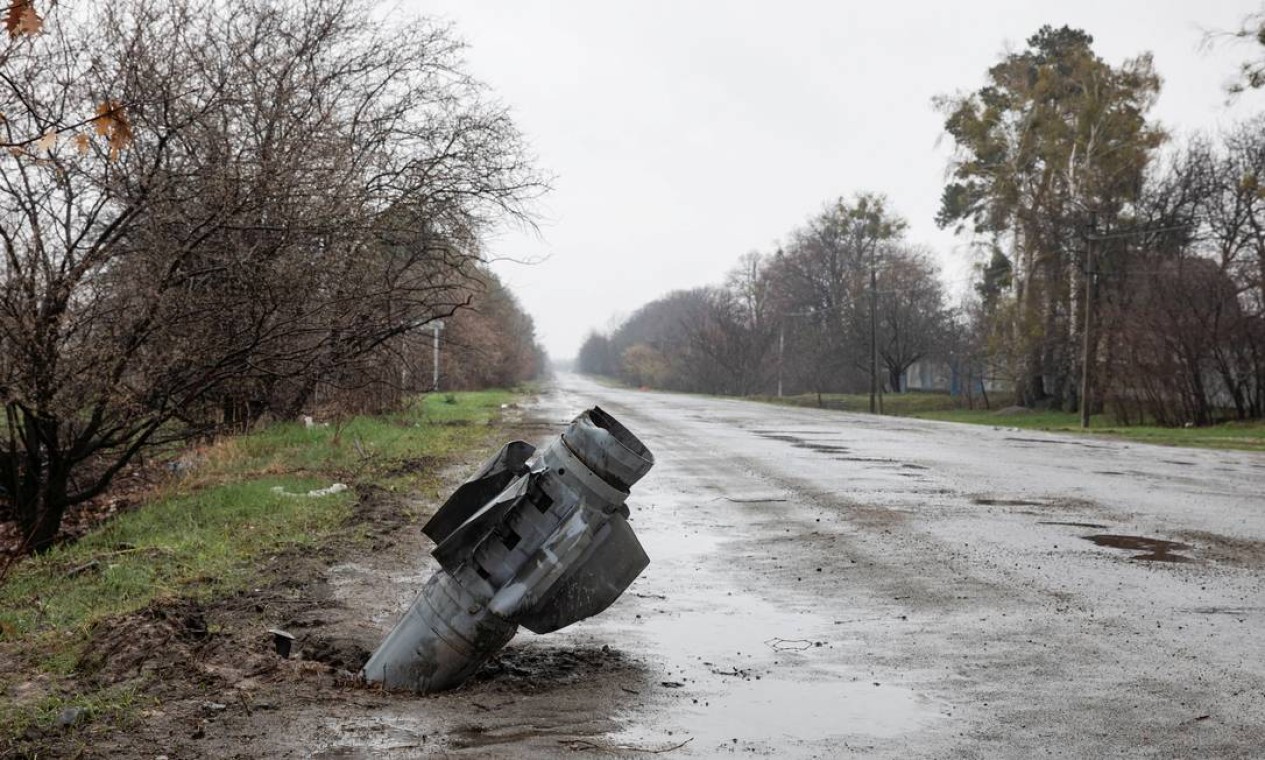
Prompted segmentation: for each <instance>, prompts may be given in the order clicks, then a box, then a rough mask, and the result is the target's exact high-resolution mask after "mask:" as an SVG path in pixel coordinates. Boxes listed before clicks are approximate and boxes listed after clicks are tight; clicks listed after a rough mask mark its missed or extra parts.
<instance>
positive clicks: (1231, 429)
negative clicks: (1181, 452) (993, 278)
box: [749, 392, 1265, 451]
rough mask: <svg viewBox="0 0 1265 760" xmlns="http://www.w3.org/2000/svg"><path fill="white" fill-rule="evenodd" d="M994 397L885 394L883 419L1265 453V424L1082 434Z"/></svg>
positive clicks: (1059, 417) (1098, 422) (828, 402)
mask: <svg viewBox="0 0 1265 760" xmlns="http://www.w3.org/2000/svg"><path fill="white" fill-rule="evenodd" d="M991 396H992V397H991V398H990V401H991V403H992V407H993V408H992V409H979V408H976V409H963V408H960V401H959V400H958V399H955V398H954V397H952V396H950V395H949V394H947V393H919V392H912V393H894V394H884V396H883V413H884V414H888V415H892V416H896V417H917V418H919V419H927V420H941V421H944V422H962V423H967V424H971V425H993V426H996V427H1015V428H1021V429H1025V430H1044V431H1049V432H1056V433H1077V434H1080V435H1102V436H1107V437H1111V438H1120V439H1124V440H1131V441H1137V442H1139V443H1153V444H1159V445H1164V446H1193V447H1199V448H1212V449H1237V450H1243V451H1265V422H1225V423H1222V424H1219V425H1210V426H1207V427H1194V428H1170V427H1160V426H1158V425H1118V424H1116V423H1115V421H1114V420H1113V419H1112V417H1111V416H1110V415H1106V414H1098V415H1094V416H1093V417H1092V418H1091V419H1090V428H1089V430H1082V429H1081V427H1080V416H1079V415H1078V414H1076V413H1075V412H1053V411H1035V410H1034V411H1028V412H1022V413H1015V414H998V410H999V409H1002V408H1004V407H1006V406H1008V405H1009V404H1011V403H1012V402H1013V398H1012V397H1011V396H1009V395H1008V394H991ZM749 398H751V399H753V400H756V401H764V402H768V403H775V404H786V405H790V406H806V407H818V406H819V404H818V403H817V396H816V394H809V393H805V394H800V395H796V396H785V397H782V398H778V397H776V396H751V397H749ZM821 401H822V403H821V404H820V406H821V407H824V408H828V409H839V410H843V411H848V412H868V411H869V410H870V397H869V396H868V395H866V394H841V393H823V394H822V396H821Z"/></svg>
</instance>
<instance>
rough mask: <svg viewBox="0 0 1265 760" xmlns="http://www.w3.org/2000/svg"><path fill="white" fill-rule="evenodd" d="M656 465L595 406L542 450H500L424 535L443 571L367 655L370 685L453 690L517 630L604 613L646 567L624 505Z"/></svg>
mask: <svg viewBox="0 0 1265 760" xmlns="http://www.w3.org/2000/svg"><path fill="white" fill-rule="evenodd" d="M653 465H654V456H653V455H652V454H651V453H650V451H649V450H647V449H646V447H645V446H644V445H643V444H642V443H641V441H639V440H638V439H637V438H636V437H635V436H634V435H633V434H632V433H630V432H629V431H628V430H627V429H626V428H625V427H624V426H623V425H621V424H620V423H619V422H618V421H617V420H615V418H613V417H611V416H610V415H609V414H607V413H606V412H604V411H602V410H601V409H600V408H598V407H594V408H592V409H590V410H588V411H586V412H584V413H583V414H581V415H580V416H578V417H576V418H575V419H574V420H573V421H572V422H571V423H570V424H569V425H568V426H567V428H566V429H565V430H564V431H563V432H562V434H561V435H560V436H558V437H557V438H554V439H553V440H552V441H550V442H549V443H548V444H547V445H545V446H544V447H542V448H540V449H535V448H533V447H532V446H531V445H530V444H527V443H524V442H522V441H514V442H512V443H509V444H507V445H506V446H505V447H504V448H502V449H501V450H500V451H499V452H497V454H496V455H495V456H493V457H492V458H491V459H489V460H488V461H487V462H485V463H484V464H483V466H482V467H480V468H479V470H478V471H477V472H476V473H475V474H474V476H473V477H471V478H470V479H469V480H467V481H466V482H465V483H463V484H462V485H461V486H460V487H459V488H457V490H456V491H455V492H453V495H452V496H451V497H449V499H448V501H447V502H445V503H444V505H443V506H442V507H440V509H439V510H438V511H437V512H436V513H435V515H434V517H432V518H431V519H430V521H429V522H427V524H426V525H425V526H424V527H423V528H422V532H423V533H425V534H426V535H427V536H428V537H430V538H431V539H433V540H434V541H435V544H436V546H435V549H434V551H432V555H433V556H434V557H435V559H436V560H437V561H438V562H439V566H440V569H439V570H438V571H437V572H436V573H435V575H434V576H433V577H432V578H431V579H430V580H429V581H428V582H427V583H426V586H425V587H424V588H423V589H422V592H421V594H419V595H418V597H417V600H416V601H414V602H413V605H412V606H411V607H410V608H409V609H408V611H407V612H406V613H405V615H404V617H403V618H402V619H401V620H400V621H399V623H397V624H396V626H395V628H394V629H393V630H392V631H391V633H390V634H389V635H388V636H387V638H386V639H385V640H384V641H383V642H382V644H381V645H380V646H379V647H378V649H377V651H375V652H374V654H373V656H372V657H371V658H370V659H369V662H368V663H367V664H366V665H365V667H364V670H363V672H362V675H363V676H364V678H365V680H367V681H369V682H373V683H381V684H383V686H384V687H386V688H390V689H408V690H412V691H417V692H434V691H442V690H444V689H449V688H452V687H454V686H457V685H459V684H460V683H462V682H463V681H464V680H465V679H466V678H469V677H470V676H471V675H472V674H473V673H474V671H475V670H477V669H478V667H479V665H481V664H482V663H483V662H485V661H486V660H487V659H488V658H489V657H490V656H492V655H493V654H494V653H495V652H496V651H497V650H499V649H500V648H501V647H503V646H504V645H505V644H507V643H508V642H509V640H510V639H511V638H513V636H514V633H515V631H516V630H517V628H518V626H519V625H523V626H525V627H526V628H527V629H529V630H531V631H533V632H535V633H548V632H550V631H556V630H559V629H561V628H565V627H566V626H568V625H571V624H572V623H574V622H576V621H579V620H583V619H584V618H586V617H591V616H593V615H596V614H597V613H599V612H601V611H602V610H604V609H606V608H607V607H608V606H610V604H611V603H612V602H614V601H615V599H616V598H618V597H619V595H620V594H622V593H623V592H624V590H625V589H626V588H628V586H629V584H631V583H632V582H633V580H634V579H635V578H636V577H637V576H638V575H639V574H640V573H641V571H642V570H644V569H645V568H646V566H647V565H648V564H649V562H650V560H649V558H648V557H647V556H646V554H645V551H644V550H643V549H642V548H641V544H640V543H639V542H638V541H637V537H636V535H635V534H634V533H633V531H632V528H631V527H630V526H629V525H628V516H629V511H628V507H627V505H626V504H625V500H626V499H627V498H628V491H629V489H630V488H631V487H632V485H633V484H634V483H636V482H637V481H638V480H640V479H641V477H642V476H644V475H645V474H646V473H647V472H648V471H649V470H650V468H651V467H652V466H653Z"/></svg>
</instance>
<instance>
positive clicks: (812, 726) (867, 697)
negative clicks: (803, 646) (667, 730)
mask: <svg viewBox="0 0 1265 760" xmlns="http://www.w3.org/2000/svg"><path fill="white" fill-rule="evenodd" d="M845 678H846V677H845V676H843V675H842V674H838V675H837V677H836V679H835V680H823V681H807V682H806V681H803V680H784V679H770V678H764V679H761V680H737V679H734V681H733V683H731V684H730V685H729V686H728V687H727V688H726V689H724V690H723V691H722V692H719V693H713V694H704V695H702V696H698V697H696V698H695V697H689V694H688V693H683V694H682V700H681V702H682V704H680V706H679V707H676V708H674V709H673V715H674V717H675V722H676V724H677V725H678V726H679V730H678V731H675V732H674V733H673V735H672V737H665V736H663V735H661V734H660V735H648V734H646V733H645V732H644V731H638V730H637V729H636V728H634V727H630V728H628V729H625V730H624V731H621V732H618V733H616V734H612V735H611V736H610V738H611V739H612V741H613V743H616V744H623V745H630V746H637V745H648V744H652V743H654V742H656V741H658V742H662V741H664V740H665V739H666V738H674V739H677V740H684V739H689V740H690V753H691V754H700V755H703V756H710V755H711V754H712V753H714V752H716V751H717V750H720V749H734V750H738V751H756V752H758V751H759V748H760V746H761V745H765V746H776V747H778V748H779V751H780V752H781V753H788V749H789V746H793V745H794V744H799V745H812V744H814V743H816V744H820V743H821V742H825V741H831V742H836V741H838V740H839V739H840V738H842V737H849V736H857V737H867V738H888V737H896V736H901V735H903V734H907V733H910V732H913V731H917V730H919V729H921V728H924V727H927V726H929V725H931V724H932V723H933V722H935V721H936V720H938V719H940V717H941V715H940V714H939V712H938V711H936V710H935V709H934V708H933V706H932V704H931V703H930V701H929V700H927V699H926V698H924V697H920V696H918V695H917V694H916V693H914V692H913V691H911V690H909V689H904V688H901V687H893V686H887V685H885V684H880V685H875V683H873V682H870V681H849V680H844V679H845ZM687 697H689V698H688V699H687ZM628 717H629V718H630V723H631V724H632V725H633V726H635V724H636V722H637V721H636V719H635V718H634V717H633V716H628ZM788 739H789V740H791V742H792V744H791V745H788V744H787V742H786V740H788ZM753 745H754V746H753ZM807 749H808V747H805V750H807ZM788 754H790V755H796V754H797V753H795V752H793V751H790V752H789V753H788ZM813 756H817V755H816V754H815V753H814V754H813Z"/></svg>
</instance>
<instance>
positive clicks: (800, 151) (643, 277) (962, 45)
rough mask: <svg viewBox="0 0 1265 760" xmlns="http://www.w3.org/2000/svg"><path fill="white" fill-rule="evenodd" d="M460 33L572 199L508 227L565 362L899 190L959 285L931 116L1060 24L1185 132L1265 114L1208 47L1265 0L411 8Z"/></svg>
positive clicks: (966, 261) (1221, 48)
mask: <svg viewBox="0 0 1265 760" xmlns="http://www.w3.org/2000/svg"><path fill="white" fill-rule="evenodd" d="M402 6H403V8H404V9H407V11H412V12H415V13H419V14H422V15H429V16H435V17H439V18H443V19H446V20H449V21H451V22H452V23H453V24H454V26H455V28H456V30H457V34H458V36H459V37H461V38H462V39H464V40H465V41H466V42H467V43H468V44H469V49H468V50H467V51H466V59H467V63H468V65H469V69H470V71H471V72H472V73H474V74H475V75H476V76H478V77H479V78H480V79H482V80H483V81H485V82H486V83H488V84H489V85H490V86H491V87H492V88H493V90H494V91H495V93H496V94H497V96H498V97H499V98H500V99H501V100H502V101H503V102H504V103H506V104H507V105H509V106H510V107H511V109H512V111H513V113H514V115H515V118H516V120H517V122H518V125H519V127H520V128H521V129H522V131H523V132H524V133H525V135H526V137H527V138H528V140H529V141H530V143H531V145H532V147H533V150H534V151H535V153H536V154H537V156H538V157H539V161H540V164H541V166H542V167H543V168H544V169H545V170H546V171H548V172H550V173H551V174H552V175H553V176H554V177H555V180H554V188H555V189H554V190H553V192H552V193H550V194H549V196H548V197H547V198H546V199H545V200H544V202H543V203H542V204H541V205H540V209H539V210H540V213H541V217H542V218H541V222H540V232H539V234H535V233H530V232H518V231H513V230H506V231H502V232H500V233H499V234H497V235H496V236H495V237H494V238H493V239H492V240H491V241H490V243H489V252H490V253H491V254H492V255H493V256H498V257H509V258H514V259H531V260H538V261H540V263H537V264H535V265H533V266H521V265H515V264H508V263H502V264H498V265H497V266H496V269H497V271H498V273H500V274H501V275H502V276H503V277H504V278H505V279H506V280H507V281H508V282H509V283H510V285H511V287H513V289H514V290H515V292H516V293H517V294H518V296H519V298H520V299H521V300H522V302H523V304H524V306H525V307H526V309H527V310H528V311H529V312H530V313H531V315H532V316H533V317H534V318H535V320H536V327H537V331H538V333H539V335H540V337H541V339H542V340H543V342H544V344H545V347H546V348H547V349H548V351H549V353H550V354H551V355H552V356H554V357H555V358H566V357H570V356H573V355H574V354H575V352H576V350H577V349H578V348H579V345H580V343H581V341H583V339H584V336H585V335H586V334H587V332H588V331H589V330H590V329H592V328H599V329H605V328H607V327H609V326H610V325H611V324H612V323H613V320H617V319H619V318H621V317H623V316H627V315H628V314H629V313H630V312H632V311H633V310H635V309H636V308H637V307H639V306H641V305H642V304H644V303H646V302H647V301H650V300H652V299H654V298H656V297H658V296H660V295H663V294H664V293H667V292H668V291H671V290H674V289H679V288H689V287H695V286H699V285H706V284H713V283H717V282H719V281H721V280H722V279H723V277H724V275H725V272H726V271H727V270H728V269H729V268H730V267H731V266H732V265H733V264H734V263H735V262H736V260H737V258H738V257H739V256H740V255H742V254H743V253H745V252H747V251H751V250H759V251H765V252H767V251H772V250H774V249H775V248H776V246H777V244H778V242H779V241H781V240H783V239H785V237H786V235H787V233H788V232H789V231H790V230H791V229H793V228H795V227H796V226H798V225H800V224H802V223H803V222H804V221H805V220H806V219H807V218H808V217H809V216H811V215H812V214H814V213H815V212H817V211H818V210H819V209H820V208H821V207H822V205H823V204H824V203H825V202H826V201H828V200H831V199H833V198H836V197H839V196H840V195H851V194H852V193H854V192H856V191H862V190H867V191H877V192H882V193H885V194H887V196H888V198H889V199H890V202H891V205H892V207H893V208H894V209H895V210H896V211H897V212H898V213H900V214H901V215H903V216H905V217H906V218H907V219H908V220H909V222H910V230H909V238H910V240H911V241H913V242H917V243H924V244H927V245H929V246H931V247H932V248H933V249H935V250H936V251H937V254H938V256H939V259H940V262H941V265H942V268H943V272H944V278H945V280H946V281H947V282H948V283H949V285H950V287H951V288H953V289H958V290H960V289H961V287H962V286H963V284H964V282H965V280H966V278H967V277H969V274H970V271H971V270H970V266H971V262H972V260H971V255H972V254H971V251H970V249H969V246H968V245H967V243H968V242H969V241H967V240H966V239H964V238H955V237H954V236H953V235H952V234H950V233H948V232H944V231H941V230H939V229H937V228H936V226H935V223H934V221H933V218H934V216H935V212H936V208H937V204H938V202H939V197H940V192H941V189H942V188H943V185H944V179H945V168H946V163H947V160H948V157H949V154H950V150H951V147H952V146H951V143H950V141H948V140H947V139H942V138H941V135H942V124H943V118H942V117H941V115H940V114H938V113H937V112H936V111H935V109H934V108H933V106H932V98H933V97H934V96H936V95H939V94H948V93H954V92H961V91H967V90H971V89H975V88H978V87H979V86H980V85H982V84H983V82H984V75H985V72H986V71H987V69H988V68H989V66H991V65H992V64H994V63H995V62H997V60H998V59H999V58H1000V57H1001V56H1002V55H1003V54H1004V53H1005V52H1006V51H1007V50H1015V49H1019V48H1022V47H1023V44H1024V41H1025V40H1026V39H1027V38H1028V37H1029V36H1031V35H1032V34H1033V33H1034V32H1035V31H1036V30H1037V29H1038V28H1039V27H1040V26H1041V25H1042V24H1047V23H1048V24H1052V25H1055V26H1060V25H1063V24H1069V25H1071V26H1075V27H1080V28H1083V29H1085V30H1086V31H1088V32H1089V33H1090V34H1092V35H1093V36H1094V40H1095V45H1094V46H1095V49H1096V50H1097V51H1098V53H1099V54H1100V55H1102V56H1103V57H1104V58H1106V59H1107V60H1108V61H1110V62H1111V63H1113V64H1118V63H1120V62H1121V61H1123V60H1124V59H1125V58H1128V57H1132V56H1134V55H1137V54H1138V53H1141V52H1143V51H1151V52H1152V53H1153V54H1154V56H1155V65H1156V68H1157V69H1158V71H1159V73H1160V74H1161V75H1162V76H1163V78H1164V89H1163V94H1162V96H1161V98H1160V101H1159V104H1158V106H1157V108H1156V110H1155V112H1154V116H1155V117H1156V118H1158V119H1159V121H1160V122H1161V123H1162V124H1164V125H1165V126H1166V127H1168V128H1169V129H1170V130H1172V131H1174V132H1178V133H1181V132H1189V131H1193V130H1213V129H1216V128H1217V127H1218V126H1219V125H1225V124H1229V123H1232V122H1233V121H1234V120H1235V119H1238V118H1242V117H1243V116H1246V115H1249V114H1254V113H1257V112H1260V111H1265V93H1262V92H1256V93H1251V94H1249V95H1245V96H1243V97H1242V98H1240V99H1239V100H1238V101H1236V102H1235V103H1234V104H1233V105H1232V106H1227V105H1226V96H1225V94H1224V90H1223V89H1222V86H1223V85H1224V83H1225V82H1226V81H1228V80H1229V79H1230V78H1231V77H1232V76H1233V74H1234V72H1235V67H1236V64H1237V63H1238V62H1239V61H1241V60H1242V59H1243V58H1244V57H1245V56H1247V55H1249V54H1257V55H1259V52H1258V51H1253V50H1251V49H1250V48H1247V47H1243V46H1241V45H1236V44H1234V43H1229V42H1225V43H1221V44H1218V45H1214V46H1213V47H1212V49H1211V50H1209V49H1207V46H1206V45H1204V44H1203V41H1204V33H1205V31H1207V30H1218V29H1221V30H1225V29H1232V28H1235V27H1237V26H1238V25H1239V23H1240V22H1241V21H1242V19H1243V18H1244V17H1245V16H1246V15H1248V14H1249V13H1252V12H1253V11H1256V10H1259V9H1261V8H1262V4H1261V2H1260V0H1201V1H1200V2H1193V1H1192V0H1130V1H1128V2H1126V1H1124V0H1064V1H1063V2H1049V0H1046V1H1045V2H1018V1H1016V0H988V1H987V2H977V1H976V0H971V2H944V1H943V0H918V1H916V2H915V1H912V0H906V1H905V2H890V1H888V2H866V3H857V2H844V1H843V0H836V1H834V2H828V1H827V0H817V1H816V2H810V1H808V0H801V1H788V0H782V1H781V2H773V1H772V0H764V1H763V2H746V1H744V2H736V1H728V2H722V1H721V0H708V1H706V2H704V1H703V0H695V1H693V2H687V1H685V0H675V1H674V2H667V1H660V0H637V1H636V2H593V1H592V0H572V1H569V2H561V1H559V2H533V1H531V0H402Z"/></svg>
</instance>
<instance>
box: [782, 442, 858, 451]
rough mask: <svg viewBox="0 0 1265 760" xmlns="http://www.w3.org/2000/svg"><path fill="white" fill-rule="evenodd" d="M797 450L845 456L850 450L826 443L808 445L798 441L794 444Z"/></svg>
mask: <svg viewBox="0 0 1265 760" xmlns="http://www.w3.org/2000/svg"><path fill="white" fill-rule="evenodd" d="M794 446H795V448H797V449H807V450H809V451H816V452H819V453H822V454H847V453H848V452H849V451H851V449H849V448H848V447H847V446H835V445H833V444H827V443H809V442H808V441H800V442H799V443H796V444H794Z"/></svg>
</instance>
